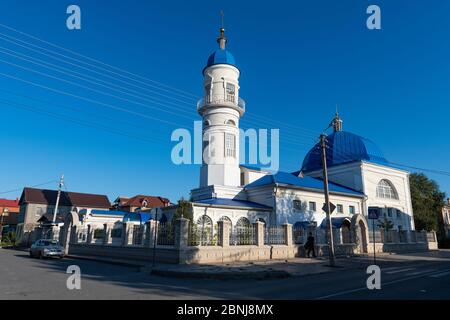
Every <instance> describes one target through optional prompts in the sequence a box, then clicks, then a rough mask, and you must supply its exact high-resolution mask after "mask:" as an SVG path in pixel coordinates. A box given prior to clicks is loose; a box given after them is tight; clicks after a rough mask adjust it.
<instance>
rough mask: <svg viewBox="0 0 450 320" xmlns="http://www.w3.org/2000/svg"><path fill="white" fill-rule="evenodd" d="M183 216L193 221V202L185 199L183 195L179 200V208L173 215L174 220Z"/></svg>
mask: <svg viewBox="0 0 450 320" xmlns="http://www.w3.org/2000/svg"><path fill="white" fill-rule="evenodd" d="M181 217H183V218H186V219H189V220H191V221H192V219H193V215H192V205H191V202H190V201H187V200H185V199H184V198H183V197H181V199H180V200H178V206H177V210H176V211H175V214H174V215H173V221H175V220H177V219H179V218H181Z"/></svg>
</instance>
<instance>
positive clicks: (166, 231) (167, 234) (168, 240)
mask: <svg viewBox="0 0 450 320" xmlns="http://www.w3.org/2000/svg"><path fill="white" fill-rule="evenodd" d="M174 227H175V226H174V224H173V223H171V222H164V223H160V224H159V225H158V226H157V228H158V236H157V243H158V245H160V246H173V245H175V228H174Z"/></svg>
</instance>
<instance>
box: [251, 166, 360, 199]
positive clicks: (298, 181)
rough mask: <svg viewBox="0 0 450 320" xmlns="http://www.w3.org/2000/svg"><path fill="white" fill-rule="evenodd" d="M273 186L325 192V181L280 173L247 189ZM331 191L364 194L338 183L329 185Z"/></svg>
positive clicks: (265, 177) (256, 182)
mask: <svg viewBox="0 0 450 320" xmlns="http://www.w3.org/2000/svg"><path fill="white" fill-rule="evenodd" d="M272 184H283V185H290V186H295V187H300V188H305V189H314V190H320V191H322V190H323V180H321V179H318V178H313V177H309V176H304V177H298V176H296V175H294V174H292V173H288V172H281V171H280V172H278V173H277V174H273V175H272V174H269V175H266V176H264V177H262V178H260V179H258V180H255V181H253V182H252V183H249V184H248V185H246V186H245V188H246V189H251V188H256V187H262V186H266V185H272ZM329 190H330V192H335V193H344V194H350V195H355V196H363V193H362V192H359V191H356V190H353V189H350V188H347V187H344V186H341V185H339V184H336V183H332V182H330V183H329Z"/></svg>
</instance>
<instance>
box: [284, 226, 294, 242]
mask: <svg viewBox="0 0 450 320" xmlns="http://www.w3.org/2000/svg"><path fill="white" fill-rule="evenodd" d="M283 229H284V234H285V237H286V238H285V239H284V244H285V245H287V246H292V245H293V241H292V224H290V223H285V224H283Z"/></svg>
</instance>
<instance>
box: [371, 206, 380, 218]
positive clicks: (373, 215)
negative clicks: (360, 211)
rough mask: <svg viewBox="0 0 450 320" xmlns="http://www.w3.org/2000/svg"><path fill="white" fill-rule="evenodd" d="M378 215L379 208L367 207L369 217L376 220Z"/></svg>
mask: <svg viewBox="0 0 450 320" xmlns="http://www.w3.org/2000/svg"><path fill="white" fill-rule="evenodd" d="M379 217H380V210H379V208H369V219H373V220H377V219H378V218H379Z"/></svg>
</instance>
